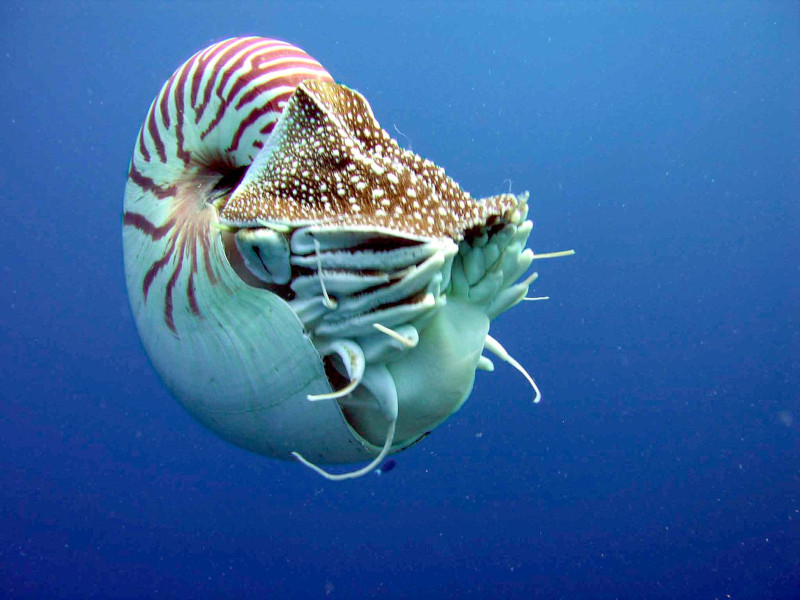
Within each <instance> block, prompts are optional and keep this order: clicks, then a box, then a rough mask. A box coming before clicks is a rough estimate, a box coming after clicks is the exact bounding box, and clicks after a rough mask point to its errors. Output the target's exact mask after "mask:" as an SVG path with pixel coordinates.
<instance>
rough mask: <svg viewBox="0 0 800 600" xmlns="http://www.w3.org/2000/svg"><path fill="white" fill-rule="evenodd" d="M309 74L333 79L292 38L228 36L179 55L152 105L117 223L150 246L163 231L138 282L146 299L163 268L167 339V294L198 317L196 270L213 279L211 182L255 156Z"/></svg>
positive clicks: (171, 323)
mask: <svg viewBox="0 0 800 600" xmlns="http://www.w3.org/2000/svg"><path fill="white" fill-rule="evenodd" d="M309 78H319V79H323V80H327V81H331V76H330V75H329V74H328V72H327V71H326V70H325V69H324V68H323V67H322V65H320V64H319V63H318V62H317V61H316V60H314V59H313V58H312V57H310V56H309V55H308V54H306V53H305V52H303V51H302V50H301V49H299V48H297V47H295V46H292V45H291V44H287V43H286V42H281V41H278V40H271V39H265V38H258V37H245V38H232V39H229V40H224V41H222V42H219V43H217V44H214V45H212V46H210V47H208V48H206V49H204V50H201V51H200V52H198V53H196V54H195V55H194V56H193V57H192V58H190V59H189V60H188V61H186V62H185V63H184V64H183V65H182V66H181V67H180V68H178V70H176V71H175V73H174V74H173V75H172V77H170V78H169V79H168V80H167V82H166V83H165V84H164V86H163V87H162V89H161V92H160V93H159V95H158V96H157V97H156V99H155V100H154V101H153V103H152V105H151V106H150V110H149V112H148V114H147V118H146V120H145V122H144V124H143V125H142V128H141V131H140V132H139V137H138V140H137V144H136V148H135V151H134V154H133V159H132V161H131V166H130V171H129V177H128V191H127V192H126V195H127V197H128V198H129V199H130V201H128V202H126V206H125V213H124V215H123V225H124V226H126V227H134V228H136V229H138V230H139V231H141V232H142V233H143V234H144V235H148V236H150V237H151V239H152V240H153V241H154V242H156V241H159V240H160V239H161V238H163V237H166V240H165V243H164V244H163V249H164V250H163V254H162V255H161V256H159V257H158V258H157V259H156V260H153V261H152V263H151V265H150V266H149V268H148V269H147V270H146V274H145V275H144V277H143V278H142V281H141V284H140V285H141V291H142V294H143V295H144V297H145V299H146V300H149V297H150V296H151V293H152V290H151V286H152V282H153V280H154V279H155V278H156V277H157V276H158V275H159V273H160V272H161V271H163V270H165V269H166V270H168V272H170V276H169V279H168V281H167V285H166V286H165V287H164V288H163V298H161V299H160V300H159V301H160V302H162V303H163V312H164V321H165V323H166V324H167V326H168V327H169V328H170V330H171V331H172V332H173V333H174V334H175V335H179V332H178V330H177V327H176V325H175V319H174V310H175V308H174V307H175V304H176V302H175V299H174V298H173V295H174V294H175V293H176V292H177V291H179V290H180V291H182V292H183V293H185V295H186V300H187V302H188V306H189V307H190V310H191V312H192V313H193V314H195V315H200V314H201V311H202V308H201V307H200V306H199V305H198V303H197V299H196V281H195V277H196V276H197V273H198V270H199V269H202V270H203V271H204V273H205V277H206V278H207V281H208V282H209V284H210V285H216V284H217V279H218V278H217V277H216V275H215V273H214V269H215V268H216V267H215V266H214V264H213V261H212V260H211V256H210V252H209V248H210V245H211V241H210V236H212V235H217V234H216V233H215V230H214V229H212V227H211V223H212V222H214V221H215V220H216V211H215V209H214V208H213V207H211V206H210V205H209V202H210V201H211V200H213V197H212V196H213V194H214V192H215V187H216V185H217V184H218V183H219V182H220V180H221V179H223V178H224V177H225V176H226V175H227V174H229V173H231V172H232V171H234V170H236V169H237V168H242V167H246V166H247V165H249V164H250V163H252V162H253V158H254V157H255V156H256V154H258V152H259V151H260V150H261V148H262V147H263V145H264V141H265V140H266V139H267V138H268V136H269V134H270V133H271V132H272V129H273V128H274V127H275V123H276V122H277V121H278V118H279V117H280V115H281V112H282V111H283V108H284V106H285V105H286V103H287V102H288V100H289V98H290V97H291V95H292V93H293V92H294V90H295V88H296V87H297V85H298V84H299V83H300V82H301V81H304V80H306V79H309ZM153 202H157V203H158V204H159V205H160V206H158V207H152V206H151V203H153ZM185 261H188V263H189V274H188V276H187V277H184V278H181V272H182V270H183V268H184V262H185Z"/></svg>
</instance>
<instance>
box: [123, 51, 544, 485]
mask: <svg viewBox="0 0 800 600" xmlns="http://www.w3.org/2000/svg"><path fill="white" fill-rule="evenodd" d="M526 215H527V195H522V196H514V195H511V194H502V195H499V196H494V197H491V198H487V199H484V200H475V199H473V198H472V197H471V196H470V195H469V194H468V193H466V192H464V191H463V190H462V189H461V188H460V187H459V186H458V184H456V183H455V182H454V181H453V180H452V179H450V178H449V177H448V176H447V175H446V174H445V173H444V171H443V170H442V169H441V168H440V167H437V166H436V165H434V164H433V163H431V162H430V161H427V160H424V159H422V158H420V157H419V156H417V155H415V154H413V153H412V152H409V151H407V150H404V149H402V148H400V147H399V145H398V144H397V143H396V142H395V140H393V139H392V138H391V137H390V136H389V135H388V134H387V132H386V131H384V130H383V129H382V128H381V127H380V125H379V124H378V122H377V121H376V120H375V117H374V115H373V114H372V110H371V108H370V106H369V104H368V103H367V101H366V100H365V99H364V98H363V96H361V95H360V94H359V93H357V92H355V91H354V90H352V89H350V88H347V87H345V86H343V85H339V84H336V83H334V82H333V79H332V78H331V76H330V75H329V74H328V72H327V71H325V69H324V68H323V67H322V66H321V65H320V64H319V63H318V62H317V61H315V60H314V59H313V58H311V57H310V56H308V55H307V54H306V53H305V52H303V51H302V50H300V49H299V48H296V47H294V46H292V45H290V44H287V43H284V42H279V41H276V40H270V39H264V38H255V37H249V38H234V39H230V40H226V41H223V42H220V43H217V44H214V45H213V46H210V47H209V48H206V49H205V50H202V51H201V52H198V53H197V54H195V55H194V56H193V57H192V58H190V59H189V60H188V61H186V63H184V64H183V65H182V66H181V67H180V68H179V69H178V70H177V71H176V72H175V73H174V74H173V75H172V77H171V78H170V79H169V80H168V81H167V82H166V83H165V84H164V87H163V88H162V90H161V92H160V93H159V94H158V96H157V97H156V99H155V100H154V101H153V104H152V105H151V107H150V111H149V113H148V115H147V118H146V120H145V122H144V124H143V125H142V128H141V131H140V133H139V137H138V140H137V143H136V146H135V149H134V154H133V158H132V161H131V166H130V172H129V178H128V184H127V188H126V192H125V208H124V216H123V245H124V256H125V273H126V281H127V286H128V295H129V298H130V302H131V307H132V309H133V314H134V317H135V320H136V324H137V328H138V330H139V334H140V336H141V339H142V342H143V344H144V347H145V349H146V351H147V353H148V355H149V357H150V358H151V360H152V362H153V365H154V366H155V368H156V370H157V371H158V373H159V374H160V375H161V377H162V378H163V380H164V382H165V383H166V385H167V386H168V387H169V389H170V390H171V392H172V393H173V394H174V395H175V397H176V398H177V399H178V400H179V401H180V402H181V403H182V404H183V406H184V407H185V408H186V409H187V410H188V411H189V412H190V413H191V414H192V415H193V416H194V417H195V418H197V419H198V420H199V421H200V422H202V423H203V424H205V425H206V426H207V427H209V428H210V429H212V430H213V431H215V432H216V433H218V434H219V435H220V436H222V437H223V438H224V439H226V440H228V441H230V442H232V443H234V444H236V445H238V446H241V447H243V448H246V449H248V450H250V451H253V452H257V453H260V454H264V455H268V456H273V457H277V458H282V459H288V458H291V457H292V456H294V457H296V458H298V459H300V460H301V461H303V462H304V463H306V464H308V465H309V466H311V467H312V468H314V469H316V470H318V471H319V472H321V473H323V474H326V473H325V472H324V471H322V470H321V469H319V468H318V467H316V466H315V465H314V464H313V463H320V462H321V463H347V462H356V461H364V460H371V461H372V462H371V463H370V465H368V466H367V467H365V468H363V469H360V470H357V471H355V472H353V473H349V474H346V475H344V477H347V476H355V475H360V474H363V473H364V472H366V471H367V470H368V469H370V468H371V466H372V465H374V464H376V463H377V462H378V461H380V460H381V459H382V458H383V457H384V456H386V455H387V454H389V453H391V452H397V451H399V450H402V449H404V448H406V447H408V446H410V445H411V444H413V443H415V442H417V441H418V440H419V439H421V438H422V437H423V436H424V435H426V434H427V433H428V432H430V431H431V430H432V429H433V428H435V427H436V426H437V425H438V424H440V423H441V422H442V421H444V420H445V419H446V418H447V417H448V416H449V415H451V414H452V413H453V412H454V411H456V410H457V409H458V408H459V407H460V406H461V404H462V403H463V402H464V401H465V400H466V398H467V397H468V396H469V393H470V391H471V389H472V384H473V381H474V376H475V371H476V369H478V368H482V369H486V370H491V368H492V365H491V362H490V361H489V359H488V358H487V357H485V356H483V354H482V353H483V351H484V350H485V349H486V350H489V351H491V352H493V353H495V354H497V355H498V356H500V357H501V358H503V359H504V360H508V361H511V362H512V364H514V365H515V366H518V365H516V363H515V362H514V361H513V359H511V358H510V356H508V354H507V353H505V351H504V350H503V349H502V347H501V346H500V345H499V344H497V343H496V342H495V341H494V340H493V339H492V338H491V337H490V336H489V335H488V332H489V323H490V321H491V319H493V318H494V317H496V316H497V315H498V314H500V313H501V312H503V311H505V310H507V309H508V308H510V307H511V306H513V305H514V304H516V303H517V302H519V301H520V300H521V299H522V298H523V297H524V296H525V294H526V293H527V290H528V285H529V284H530V282H531V281H532V280H533V277H535V275H534V276H533V277H529V278H528V279H526V280H523V281H519V279H520V277H522V276H523V275H524V273H525V272H526V270H527V269H528V267H529V266H530V264H531V261H532V260H533V253H532V252H531V251H530V250H528V249H526V248H525V244H526V240H527V238H528V235H529V233H530V231H531V223H530V221H528V220H526ZM531 381H532V380H531ZM537 398H538V392H537ZM326 475H327V474H326ZM331 477H335V476H331Z"/></svg>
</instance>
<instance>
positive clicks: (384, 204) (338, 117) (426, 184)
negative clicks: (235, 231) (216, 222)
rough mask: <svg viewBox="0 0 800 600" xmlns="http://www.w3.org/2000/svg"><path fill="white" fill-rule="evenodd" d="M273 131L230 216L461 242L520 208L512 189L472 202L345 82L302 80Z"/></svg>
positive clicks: (240, 221)
mask: <svg viewBox="0 0 800 600" xmlns="http://www.w3.org/2000/svg"><path fill="white" fill-rule="evenodd" d="M273 135H274V136H276V143H275V144H274V150H273V151H272V153H271V154H270V157H269V161H267V162H266V163H265V164H263V165H262V166H261V170H260V171H259V173H257V175H256V177H253V178H252V179H250V180H249V181H248V183H246V184H245V185H243V186H241V187H240V188H239V189H237V191H236V192H235V193H234V194H233V195H232V196H231V198H230V200H229V201H228V202H227V204H226V205H225V206H224V207H223V208H222V210H221V211H220V217H221V218H222V219H223V221H224V222H226V223H228V224H231V225H234V226H248V225H254V224H257V223H259V222H264V221H274V222H280V223H297V224H305V223H314V224H323V225H324V224H328V225H335V226H347V227H358V226H362V227H381V228H385V229H389V230H391V231H393V232H396V233H399V234H405V235H409V236H413V237H433V238H443V237H448V238H451V239H453V240H456V241H458V240H461V239H463V237H464V236H465V234H466V232H467V231H469V230H470V229H472V228H474V227H479V226H482V225H484V224H485V223H487V222H488V221H491V220H494V219H497V218H501V219H502V218H504V217H506V216H508V215H509V214H510V213H512V212H513V211H515V210H516V208H517V199H516V197H515V196H513V195H511V194H503V195H500V196H494V197H492V198H487V199H486V200H476V199H474V198H472V197H471V196H470V195H469V194H468V193H467V192H465V191H464V190H462V189H461V188H460V187H459V185H458V184H457V183H456V182H455V181H453V180H452V179H451V178H450V177H448V176H447V175H446V174H445V172H444V170H443V169H442V168H441V167H438V166H436V165H434V164H433V163H432V162H430V161H428V160H425V159H423V158H421V157H420V156H418V155H416V154H414V153H413V152H410V151H408V150H403V149H402V148H400V146H399V145H398V144H397V142H396V141H395V140H394V139H392V138H391V136H389V134H388V133H387V132H386V131H384V130H383V129H382V128H381V127H380V125H379V124H378V122H377V121H376V120H375V118H374V116H373V115H372V110H371V108H370V106H369V104H368V103H367V101H366V100H365V99H364V97H363V96H361V94H359V93H358V92H355V91H353V90H351V89H350V88H348V87H346V86H343V85H339V84H335V83H331V82H327V81H315V80H309V81H304V82H303V83H302V84H300V86H299V87H298V88H297V90H296V92H295V94H294V95H293V96H292V98H291V99H290V101H289V103H288V105H287V106H286V108H285V111H284V114H283V118H282V120H281V122H280V124H279V126H278V128H277V129H275V130H274V132H273Z"/></svg>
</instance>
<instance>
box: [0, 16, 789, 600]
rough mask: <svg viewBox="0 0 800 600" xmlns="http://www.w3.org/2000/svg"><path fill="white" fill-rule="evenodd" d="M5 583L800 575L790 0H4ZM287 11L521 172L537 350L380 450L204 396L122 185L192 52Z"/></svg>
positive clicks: (634, 586)
mask: <svg viewBox="0 0 800 600" xmlns="http://www.w3.org/2000/svg"><path fill="white" fill-rule="evenodd" d="M0 23H2V25H0V32H2V39H1V40H0V80H1V81H2V86H3V91H2V93H0V183H1V184H2V189H3V201H2V202H1V203H0V216H1V217H2V227H0V240H2V250H3V254H4V257H5V259H4V260H3V265H2V268H0V311H1V314H0V319H1V321H0V323H1V325H2V343H0V381H2V412H1V413H0V464H1V466H2V470H1V471H0V595H2V596H6V597H94V598H108V597H186V598H190V597H208V596H217V597H219V596H237V595H238V596H242V595H247V597H259V598H289V597H297V598H323V597H325V596H326V594H327V595H328V596H330V597H333V598H367V597H383V598H402V597H415V598H459V597H464V596H467V597H474V598H499V597H503V598H645V597H646V598H703V599H705V598H708V599H713V598H733V599H736V600H740V599H744V598H797V597H800V567H799V566H798V564H800V460H799V459H800V440H799V438H798V433H799V432H800V392H799V391H798V390H800V334H799V333H798V331H799V328H798V319H799V318H800V269H799V268H798V255H800V236H799V235H798V232H800V142H799V141H798V140H799V139H800V138H798V132H799V131H800V33H799V31H800V9H799V8H798V4H797V3H795V2H788V1H787V2H776V3H769V2H747V3H729V2H726V3H715V2H690V3H677V2H670V3H663V4H662V3H659V4H650V3H639V4H631V3H627V2H626V3H612V4H599V3H587V4H579V3H571V2H570V3H565V4H562V3H549V2H548V3H542V4H502V3H488V2H487V3H483V4H456V3H452V4H443V5H439V6H438V7H433V8H431V7H429V6H427V5H426V4H422V3H420V4H414V3H412V4H402V5H398V6H391V5H388V4H386V5H384V4H381V5H376V7H368V5H366V4H363V5H351V4H346V3H345V4H339V3H329V4H326V5H318V4H310V3H286V4H283V5H270V4H265V3H262V2H255V3H252V4H238V3H231V2H225V3H214V4H200V3H194V2H192V3H186V4H166V3H154V2H153V3H134V4H122V3H110V2H109V3H99V4H93V3H88V4H86V3H79V4H75V3H73V4H67V3H43V4H37V3H25V4H23V5H22V6H16V7H15V6H12V5H11V3H3V4H2V8H0ZM244 34H259V35H266V36H273V37H279V38H282V39H286V40H288V41H291V42H294V43H296V44H298V45H300V46H301V47H303V48H304V49H306V50H307V51H308V52H310V53H311V54H312V55H314V56H315V57H316V58H318V59H319V60H320V61H321V62H322V63H323V64H324V65H325V66H326V67H327V68H328V69H329V70H330V71H331V72H332V73H333V74H334V76H335V77H336V78H337V79H338V80H339V81H342V82H346V83H347V84H348V85H351V86H352V87H355V88H356V89H358V90H360V91H362V92H363V93H364V94H365V95H366V97H367V98H368V99H369V100H370V102H371V104H372V106H373V109H374V111H375V113H376V115H377V117H378V118H379V120H380V121H381V122H382V123H383V124H384V126H385V127H386V128H387V129H389V130H390V131H391V130H392V125H396V126H397V127H398V128H399V129H400V130H402V131H403V132H404V133H405V134H407V135H408V136H409V138H410V139H411V142H412V144H413V148H414V150H415V151H416V152H419V153H420V154H422V155H424V156H427V157H429V158H431V159H432V160H434V161H435V162H437V163H439V164H442V165H444V166H445V167H446V168H447V169H448V172H449V173H450V174H451V175H452V176H454V178H455V179H456V180H457V181H459V182H461V183H462V185H463V186H464V187H465V188H467V189H468V190H470V191H472V192H473V193H474V194H475V195H488V194H492V193H497V192H499V191H504V190H506V189H507V188H508V185H509V182H508V181H507V180H511V182H512V189H514V190H515V191H521V190H524V189H529V190H530V191H531V197H532V201H531V215H532V217H533V219H534V221H535V225H536V227H535V229H534V234H533V236H532V238H531V244H532V246H533V247H534V249H536V250H537V251H552V250H561V249H565V248H572V247H574V248H576V250H577V252H578V254H577V255H576V256H575V257H572V258H565V259H558V260H552V261H545V262H544V263H540V264H538V265H537V266H538V270H539V271H540V273H541V278H540V280H539V283H537V286H536V288H535V290H534V293H536V294H549V295H550V296H552V298H553V299H552V300H550V301H549V302H539V303H526V304H524V305H522V306H519V307H517V308H516V309H515V310H513V311H512V312H510V313H507V314H506V315H504V316H503V317H502V318H501V319H500V320H499V321H498V322H497V323H496V324H495V325H494V326H493V333H494V335H495V337H497V338H498V339H499V340H501V341H502V342H503V343H504V344H505V345H506V347H507V348H508V349H509V350H510V351H512V353H514V354H515V356H516V357H517V358H518V359H519V360H520V362H522V363H523V364H524V365H526V366H527V367H528V368H529V370H530V371H531V372H532V373H533V374H534V376H535V377H536V378H537V380H538V383H539V385H540V387H541V389H542V390H543V393H544V400H543V402H542V403H541V404H540V405H538V406H532V405H531V404H530V391H529V390H528V389H527V387H526V385H525V382H524V380H523V379H522V378H521V377H519V376H518V375H517V374H516V373H515V372H514V371H513V370H512V369H510V368H509V367H507V366H506V365H498V368H497V370H496V371H495V373H493V374H487V373H479V375H478V379H477V382H476V386H475V390H474V392H473V395H472V398H471V399H470V401H469V402H468V403H467V404H466V405H465V406H464V408H463V409H462V410H461V411H460V412H459V413H458V414H457V415H455V416H454V417H453V418H452V419H451V420H450V421H448V422H447V423H446V424H445V425H443V426H442V427H440V428H439V429H438V430H436V431H435V432H434V433H433V434H432V435H431V436H430V437H429V438H428V439H427V440H425V442H424V443H422V444H419V445H418V446H415V447H414V448H413V449H411V450H409V451H407V452H405V453H403V454H401V455H400V456H399V457H398V466H397V468H396V469H395V470H394V471H392V472H391V473H390V474H387V475H386V476H383V477H380V478H378V477H374V476H369V477H365V478H363V479H360V480H357V481H354V482H349V483H330V482H327V481H325V480H322V479H321V478H319V477H317V476H316V475H314V474H313V473H311V472H310V471H308V470H306V469H304V468H302V467H300V466H298V465H296V464H291V463H281V462H277V461H272V460H269V459H265V458H261V457H258V456H254V455H250V454H248V453H246V452H244V451H242V450H239V449H237V448H234V447H231V446H229V445H227V444H225V443H224V442H222V441H220V440H219V439H217V438H216V437H215V436H214V435H212V434H211V433H209V432H208V431H206V430H204V429H202V428H201V427H200V426H199V425H197V424H196V423H195V422H194V421H193V420H192V419H191V418H190V417H189V416H188V415H187V414H186V413H184V412H183V411H182V409H181V408H180V407H179V406H178V404H177V403H176V402H175V401H173V400H172V399H171V398H170V397H169V395H168V393H167V392H166V390H165V389H164V388H163V386H162V385H161V383H160V382H159V380H158V379H157V376H156V375H155V373H154V372H153V370H152V369H151V367H150V365H149V363H148V361H147V358H146V356H145V354H144V352H143V350H142V349H141V347H140V344H139V341H138V338H137V335H136V331H135V329H134V326H133V322H132V319H131V315H130V313H129V309H128V305H127V300H126V297H125V292H124V284H123V274H122V266H121V265H122V257H121V243H120V236H121V226H120V214H121V206H122V193H123V188H124V182H125V176H126V170H127V166H128V161H129V157H130V153H131V151H132V149H133V144H134V140H135V136H136V134H137V132H138V129H139V126H140V124H141V122H142V120H143V118H144V115H145V112H146V109H147V107H148V106H149V103H150V101H151V99H152V97H153V96H154V95H155V94H156V92H157V91H158V89H159V88H160V86H161V84H162V82H163V81H164V80H165V79H166V78H167V77H168V76H169V75H170V74H171V73H172V71H173V69H174V68H175V67H177V66H178V65H179V64H180V63H181V62H182V61H183V60H185V59H186V58H188V57H189V56H190V55H191V54H192V53H194V52H195V51H196V50H198V49H200V48H202V47H204V46H205V45H207V44H209V43H211V42H213V41H217V40H219V39H223V38H225V37H229V36H232V35H244Z"/></svg>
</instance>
